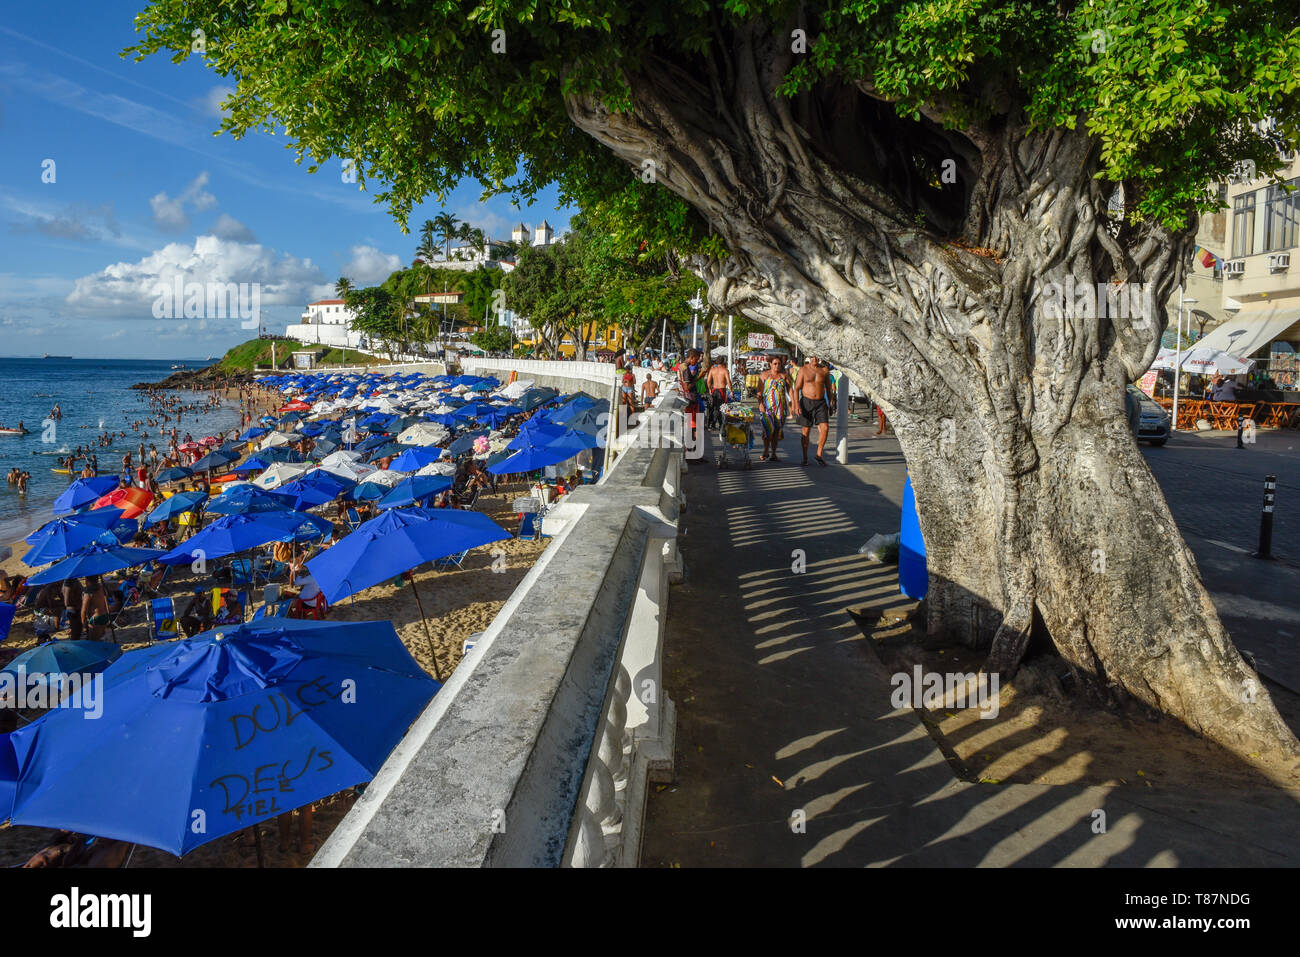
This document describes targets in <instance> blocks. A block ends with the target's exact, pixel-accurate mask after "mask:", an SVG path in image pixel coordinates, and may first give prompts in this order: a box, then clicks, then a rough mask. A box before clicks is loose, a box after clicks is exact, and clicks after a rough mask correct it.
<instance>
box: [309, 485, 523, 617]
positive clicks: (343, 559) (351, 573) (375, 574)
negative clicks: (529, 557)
mask: <svg viewBox="0 0 1300 957" xmlns="http://www.w3.org/2000/svg"><path fill="white" fill-rule="evenodd" d="M420 477H421V478H426V477H427V478H436V477H438V476H420ZM509 537H510V533H509V532H507V531H506V530H505V529H504V528H502V527H501V526H500V525H498V524H497V523H496V522H494V521H492V519H490V518H488V517H487V516H486V515H484V514H483V513H482V512H467V511H462V510H461V509H455V508H434V509H424V508H394V509H389V510H388V511H386V512H384V513H383V514H381V515H380V516H379V517H378V518H372V519H371V520H370V521H368V522H365V523H363V524H362V525H361V527H360V528H358V529H357V530H356V531H355V532H353V533H352V534H351V535H349V536H348V537H347V538H344V539H341V540H340V541H339V542H338V543H337V544H335V545H333V546H332V547H330V548H329V549H328V550H326V551H324V552H322V553H321V554H320V555H317V556H316V557H315V558H313V559H312V560H311V561H309V562H308V563H307V567H308V568H309V569H310V570H311V573H312V577H313V578H315V579H316V583H317V585H319V586H320V589H321V591H323V592H324V593H325V599H326V601H329V602H338V601H339V600H341V599H343V598H346V597H347V596H348V595H351V594H354V593H356V592H359V591H362V590H363V589H366V588H369V587H370V586H371V585H376V584H378V583H380V582H382V581H386V580H388V579H390V578H393V577H395V576H397V575H400V574H401V573H402V572H406V571H410V570H411V569H412V568H415V567H416V566H418V565H423V564H424V563H425V562H431V561H433V560H434V559H435V558H444V557H445V556H447V555H455V554H457V553H459V552H462V551H464V550H465V549H467V548H476V547H478V546H479V545H486V544H488V543H489V542H496V541H501V540H502V539H506V538H509Z"/></svg>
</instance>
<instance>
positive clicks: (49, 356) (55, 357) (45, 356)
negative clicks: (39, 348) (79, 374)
mask: <svg viewBox="0 0 1300 957" xmlns="http://www.w3.org/2000/svg"><path fill="white" fill-rule="evenodd" d="M41 358H42V359H71V358H72V356H52V355H50V354H49V353H48V352H47V353H45V355H43V356H41Z"/></svg>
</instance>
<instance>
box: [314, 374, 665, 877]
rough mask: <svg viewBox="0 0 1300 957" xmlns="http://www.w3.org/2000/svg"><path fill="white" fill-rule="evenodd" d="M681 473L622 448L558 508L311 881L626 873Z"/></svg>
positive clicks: (654, 747)
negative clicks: (592, 869)
mask: <svg viewBox="0 0 1300 957" xmlns="http://www.w3.org/2000/svg"><path fill="white" fill-rule="evenodd" d="M498 361H499V360H498ZM550 365H552V366H569V365H573V363H551V364H550ZM608 368H609V369H610V370H611V371H612V370H613V367H612V366H610V367H608ZM498 371H500V370H498ZM534 371H536V372H537V374H539V375H540V374H541V371H540V370H534ZM550 371H551V372H552V374H554V372H555V370H554V369H552V370H550ZM520 374H521V375H523V374H524V372H523V371H522V370H521V373H520ZM680 405H681V399H680V397H678V396H675V395H669V396H666V397H665V398H664V400H663V401H662V403H661V408H663V409H664V410H665V411H669V412H671V411H672V409H673V408H674V407H680ZM682 468H683V466H682V453H681V450H680V449H652V448H648V447H645V446H637V445H633V447H632V448H630V449H628V450H627V451H626V452H625V453H624V457H623V460H622V461H621V463H620V468H619V470H618V474H617V475H615V476H614V477H613V478H612V479H611V480H610V481H608V482H606V483H605V484H603V485H601V486H595V487H593V486H587V487H584V488H581V489H578V490H576V491H575V492H573V493H572V494H571V495H569V496H567V497H566V499H565V501H564V503H563V504H562V505H561V506H560V508H558V509H557V510H556V511H557V512H562V513H563V515H562V517H563V518H564V521H563V522H562V523H561V529H560V531H559V532H558V534H557V535H556V537H555V539H554V540H553V541H552V543H551V545H550V547H548V548H547V549H546V551H545V552H543V554H542V556H541V558H540V559H539V560H538V562H537V564H536V565H535V566H534V567H533V568H532V569H531V570H530V572H529V573H528V575H527V576H525V578H524V580H523V581H522V582H521V583H520V585H519V587H518V588H517V589H516V590H515V593H514V595H512V596H511V598H510V599H509V600H508V601H507V602H506V604H505V606H504V607H503V608H502V610H501V611H500V613H498V615H497V617H496V619H494V620H493V622H492V624H491V625H490V626H489V627H488V629H487V630H486V631H485V632H484V634H483V635H482V637H480V638H479V639H478V641H477V643H476V645H475V647H474V648H473V650H472V651H470V653H469V654H468V655H467V656H466V657H465V659H464V660H463V661H462V662H461V663H460V665H459V667H458V668H457V669H456V671H455V672H454V673H453V674H452V675H451V676H450V677H449V678H448V680H447V682H446V684H445V685H444V686H443V688H442V689H441V690H440V691H439V693H438V694H437V695H436V696H435V697H434V700H433V702H432V703H431V704H430V705H429V707H428V708H427V709H426V711H425V713H424V714H423V715H421V716H420V718H418V719H417V720H416V722H415V723H414V724H413V725H412V727H411V729H410V731H409V732H408V733H407V735H406V737H405V738H404V739H403V740H402V742H401V743H400V744H399V745H398V746H397V748H396V749H395V750H394V751H393V753H392V754H391V755H390V756H389V759H388V761H387V762H386V763H385V764H384V766H383V768H381V769H380V771H379V774H378V775H377V776H376V778H375V780H374V781H373V782H371V783H370V785H369V786H368V787H367V789H366V793H365V795H364V796H363V797H362V799H361V800H360V801H358V802H357V804H356V805H355V806H354V807H353V808H352V810H351V811H350V812H349V813H348V815H347V817H346V818H344V820H343V822H342V823H341V824H340V825H339V827H338V828H337V829H336V830H335V831H334V833H333V834H332V835H331V837H330V838H329V840H328V841H327V842H326V843H325V845H324V847H322V849H321V851H320V853H319V854H318V855H317V856H316V858H315V859H314V860H313V861H312V863H311V866H312V867H374V866H462V867H489V866H548V867H554V866H582V867H586V866H619V865H624V866H634V865H635V864H636V863H637V855H638V853H639V848H640V835H641V822H642V819H643V816H644V811H645V796H646V792H647V789H648V784H649V782H651V781H657V780H670V779H671V775H672V756H673V735H674V727H675V722H674V709H673V705H672V702H671V701H670V700H669V699H668V698H667V696H666V695H665V694H664V693H663V689H662V660H663V657H662V644H663V631H664V616H665V613H666V608H667V600H668V584H669V582H670V581H671V580H674V579H675V577H676V576H678V575H679V574H680V566H679V563H678V558H677V553H676V535H677V522H678V513H679V504H680V500H681V492H680V488H681V482H680V478H681V471H682ZM647 688H653V689H654V690H655V694H654V695H653V696H651V697H650V699H649V700H647V696H646V694H645V692H646V689H647Z"/></svg>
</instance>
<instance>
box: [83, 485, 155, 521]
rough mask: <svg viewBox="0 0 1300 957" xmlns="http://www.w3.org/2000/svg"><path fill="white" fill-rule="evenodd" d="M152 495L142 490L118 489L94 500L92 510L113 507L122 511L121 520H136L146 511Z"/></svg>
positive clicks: (146, 490) (151, 500)
mask: <svg viewBox="0 0 1300 957" xmlns="http://www.w3.org/2000/svg"><path fill="white" fill-rule="evenodd" d="M152 502H153V493H152V492H150V491H149V490H148V489H143V488H119V489H114V490H113V491H111V492H109V493H108V494H107V495H103V496H101V497H99V498H97V499H95V504H94V505H92V506H91V508H92V509H96V508H104V507H106V506H109V505H111V506H113V507H115V508H120V509H121V510H122V517H123V518H138V517H139V516H140V515H142V514H144V513H145V512H146V511H148V509H149V506H150V504H152Z"/></svg>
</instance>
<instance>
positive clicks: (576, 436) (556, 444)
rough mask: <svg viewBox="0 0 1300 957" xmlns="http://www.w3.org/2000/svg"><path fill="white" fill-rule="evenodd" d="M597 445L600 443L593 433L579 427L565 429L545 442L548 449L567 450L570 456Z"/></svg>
mask: <svg viewBox="0 0 1300 957" xmlns="http://www.w3.org/2000/svg"><path fill="white" fill-rule="evenodd" d="M598 445H600V442H599V440H597V438H596V436H595V435H593V434H592V433H590V432H584V431H582V430H580V429H565V430H564V432H563V433H561V434H560V435H558V436H556V437H555V438H553V439H550V440H548V441H547V443H546V447H547V448H548V449H554V450H555V451H557V452H559V451H567V452H568V453H569V457H570V458H571V457H573V456H574V455H577V454H578V453H579V452H582V451H584V450H585V449H594V448H596V446H598Z"/></svg>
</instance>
